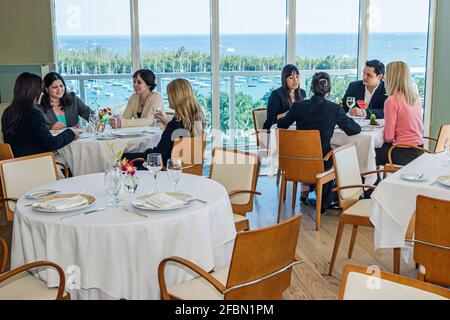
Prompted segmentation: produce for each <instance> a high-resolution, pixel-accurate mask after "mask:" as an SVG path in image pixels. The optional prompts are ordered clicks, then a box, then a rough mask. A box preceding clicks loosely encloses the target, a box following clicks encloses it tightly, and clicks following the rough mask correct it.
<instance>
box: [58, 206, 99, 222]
mask: <svg viewBox="0 0 450 320" xmlns="http://www.w3.org/2000/svg"><path fill="white" fill-rule="evenodd" d="M103 210H105V208H98V209H95V210H90V211H86V212H82V213H76V214H72V215H70V216H65V217H62V218H61V220H66V219H69V218H73V217H77V216H85V215H88V214H91V213H94V212H99V211H103Z"/></svg>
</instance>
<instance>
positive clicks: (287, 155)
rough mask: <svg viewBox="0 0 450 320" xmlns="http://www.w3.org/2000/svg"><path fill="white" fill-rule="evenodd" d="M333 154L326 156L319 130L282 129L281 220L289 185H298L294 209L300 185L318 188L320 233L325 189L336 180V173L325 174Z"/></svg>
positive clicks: (279, 218)
mask: <svg viewBox="0 0 450 320" xmlns="http://www.w3.org/2000/svg"><path fill="white" fill-rule="evenodd" d="M331 154H332V153H331V152H330V153H329V154H327V155H326V156H325V157H324V156H323V154H322V142H321V140H320V134H319V131H318V130H284V129H279V155H278V156H279V168H280V170H281V192H280V203H279V206H278V220H277V222H278V223H279V222H280V221H281V208H282V205H283V201H284V200H286V184H287V183H286V182H287V181H292V182H293V183H294V188H293V194H292V209H294V208H295V201H296V193H297V186H298V183H299V182H301V183H303V184H306V185H311V184H314V185H315V186H316V195H317V197H316V198H317V200H316V231H319V230H320V212H321V206H322V187H323V185H324V184H325V183H327V182H330V181H332V180H333V179H334V177H335V175H334V169H333V168H332V169H330V170H328V171H325V165H324V162H325V161H327V160H328V159H329V158H331Z"/></svg>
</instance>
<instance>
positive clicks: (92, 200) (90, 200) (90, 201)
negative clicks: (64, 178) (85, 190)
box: [31, 194, 96, 213]
mask: <svg viewBox="0 0 450 320" xmlns="http://www.w3.org/2000/svg"><path fill="white" fill-rule="evenodd" d="M78 195H79V196H82V197H84V198H86V199H87V200H88V202H87V203H85V204H83V205H81V206H78V207H73V208H69V209H64V210H51V209H47V208H43V207H39V206H38V204H39V201H38V202H33V204H32V205H31V206H32V208H33V209H34V210H37V211H41V212H52V213H59V212H70V211H76V210H82V209H86V208H89V207H90V206H92V205H93V204H94V203H95V201H96V199H95V197H94V196H91V195H88V194H78ZM75 196H77V194H58V195H54V196H49V197H48V198H46V199H45V200H46V201H49V200H52V199H57V198H58V199H64V198H72V197H75Z"/></svg>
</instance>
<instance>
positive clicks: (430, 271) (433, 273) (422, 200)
mask: <svg viewBox="0 0 450 320" xmlns="http://www.w3.org/2000/svg"><path fill="white" fill-rule="evenodd" d="M416 206H417V208H416V221H415V236H414V240H412V241H413V242H414V260H415V261H416V263H419V264H420V265H422V266H423V267H424V269H425V274H424V280H425V281H426V282H431V283H435V284H438V285H442V286H445V287H450V201H448V200H440V199H434V198H430V197H425V196H418V197H417V202H416Z"/></svg>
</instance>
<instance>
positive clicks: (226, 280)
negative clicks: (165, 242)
mask: <svg viewBox="0 0 450 320" xmlns="http://www.w3.org/2000/svg"><path fill="white" fill-rule="evenodd" d="M301 218H302V217H301V215H298V216H295V217H293V218H291V219H289V220H286V221H284V222H283V223H281V224H277V225H273V226H270V227H268V228H264V229H258V230H254V231H246V232H240V233H238V234H237V236H236V240H235V243H234V249H233V255H232V257H231V263H230V265H229V266H227V267H224V268H222V269H219V270H214V272H212V273H208V272H207V271H206V270H204V269H202V268H201V267H199V266H198V265H196V264H194V263H192V262H190V261H187V260H185V259H182V258H179V257H171V258H167V259H164V260H163V261H161V263H160V264H159V267H158V281H159V287H160V290H161V298H162V299H164V300H168V299H189V300H221V299H225V300H250V299H251V300H269V299H270V300H272V299H280V298H282V294H283V292H284V291H285V290H286V289H288V288H289V286H290V284H291V273H292V267H293V266H294V265H296V264H299V263H301V260H300V258H299V257H298V256H296V254H295V250H296V247H297V241H298V236H299V232H300V225H301ZM168 263H171V264H172V263H176V264H181V265H183V266H185V267H187V268H189V269H191V270H193V271H194V272H195V273H197V274H198V275H200V278H195V279H193V280H190V281H188V282H185V283H181V284H177V285H173V286H170V287H167V285H166V282H165V277H164V271H165V267H166V265H167V264H168Z"/></svg>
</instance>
